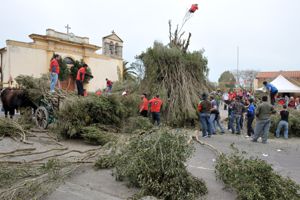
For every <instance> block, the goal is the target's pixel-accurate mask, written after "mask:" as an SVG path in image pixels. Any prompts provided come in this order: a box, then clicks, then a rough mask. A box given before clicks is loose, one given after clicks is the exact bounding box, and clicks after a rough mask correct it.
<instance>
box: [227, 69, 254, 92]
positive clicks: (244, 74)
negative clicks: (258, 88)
mask: <svg viewBox="0 0 300 200" xmlns="http://www.w3.org/2000/svg"><path fill="white" fill-rule="evenodd" d="M232 73H233V75H234V77H235V78H236V80H238V83H239V84H240V86H241V87H243V88H247V89H252V88H253V81H254V79H255V77H256V75H257V73H258V71H256V70H241V71H239V72H238V73H237V71H233V72H232Z"/></svg>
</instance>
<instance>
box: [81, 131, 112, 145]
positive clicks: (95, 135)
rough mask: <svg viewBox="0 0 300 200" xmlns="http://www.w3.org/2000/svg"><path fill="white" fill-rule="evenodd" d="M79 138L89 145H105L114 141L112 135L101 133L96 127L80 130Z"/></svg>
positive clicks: (105, 132)
mask: <svg viewBox="0 0 300 200" xmlns="http://www.w3.org/2000/svg"><path fill="white" fill-rule="evenodd" d="M81 132H82V133H81V136H82V137H83V139H84V140H85V141H86V142H87V143H90V144H94V145H98V144H99V145H105V144H106V143H108V142H111V141H113V140H114V135H113V133H110V132H107V131H103V130H101V129H100V128H98V127H96V126H87V127H83V128H82V129H81Z"/></svg>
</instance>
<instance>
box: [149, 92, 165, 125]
mask: <svg viewBox="0 0 300 200" xmlns="http://www.w3.org/2000/svg"><path fill="white" fill-rule="evenodd" d="M149 104H150V105H151V107H150V112H151V114H152V120H153V124H155V122H157V125H159V124H160V109H161V106H162V104H163V102H162V100H161V99H160V98H159V95H156V96H155V97H154V98H153V99H151V100H150V101H149Z"/></svg>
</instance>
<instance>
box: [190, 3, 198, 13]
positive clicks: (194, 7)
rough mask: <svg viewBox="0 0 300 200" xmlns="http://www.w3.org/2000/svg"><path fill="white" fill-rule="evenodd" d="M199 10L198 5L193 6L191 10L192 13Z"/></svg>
mask: <svg viewBox="0 0 300 200" xmlns="http://www.w3.org/2000/svg"><path fill="white" fill-rule="evenodd" d="M196 10H198V4H192V6H191V8H190V9H189V12H190V13H194V12H196Z"/></svg>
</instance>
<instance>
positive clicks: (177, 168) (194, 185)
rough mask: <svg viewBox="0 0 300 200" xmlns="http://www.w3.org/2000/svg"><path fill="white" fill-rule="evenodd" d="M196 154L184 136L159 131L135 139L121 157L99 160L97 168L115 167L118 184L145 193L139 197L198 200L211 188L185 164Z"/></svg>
mask: <svg viewBox="0 0 300 200" xmlns="http://www.w3.org/2000/svg"><path fill="white" fill-rule="evenodd" d="M193 150H194V149H193V146H190V145H188V144H187V140H186V137H185V136H184V135H183V134H180V133H176V134H175V133H171V132H170V131H167V130H158V131H156V132H151V133H146V134H144V135H139V136H135V137H132V138H131V139H130V140H129V142H128V144H127V145H125V147H124V148H123V149H122V150H121V152H120V153H118V154H114V155H113V156H106V157H103V158H101V159H99V160H98V162H97V164H96V166H98V167H100V168H103V167H105V166H109V167H113V166H115V167H116V172H115V175H116V178H117V180H125V181H127V182H128V183H129V184H130V185H131V186H135V187H138V188H140V189H141V191H140V193H139V194H137V195H136V196H137V197H140V196H145V195H152V196H155V197H157V198H161V199H166V200H173V199H174V200H175V199H176V200H177V199H196V198H197V197H198V196H199V195H204V194H206V193H207V188H206V186H205V183H204V181H203V180H199V179H198V178H196V177H193V176H192V175H191V174H190V173H189V172H188V171H187V169H186V166H185V164H184V163H185V162H186V161H187V159H188V158H189V157H190V156H191V154H192V152H193Z"/></svg>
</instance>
